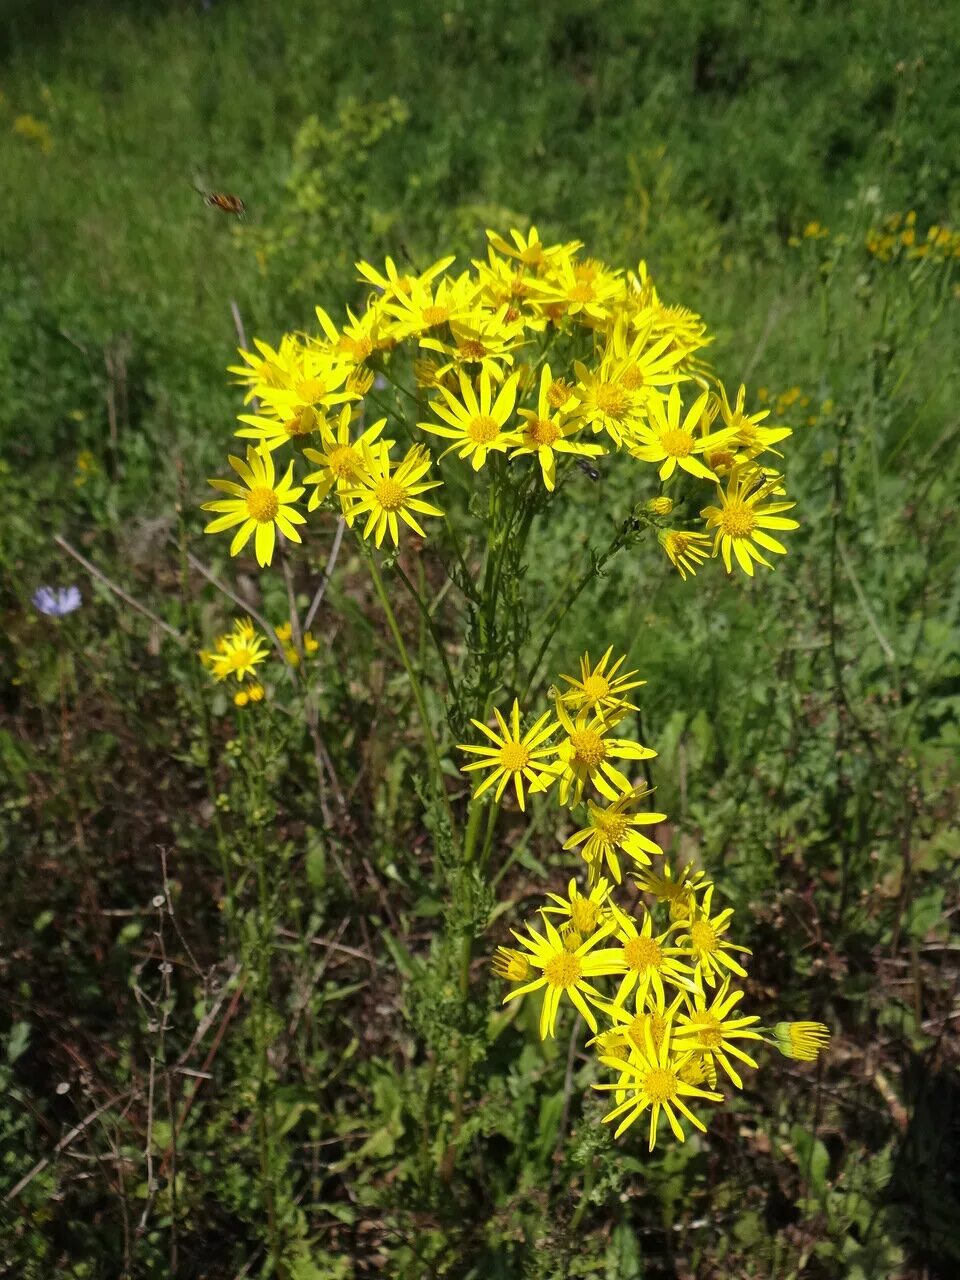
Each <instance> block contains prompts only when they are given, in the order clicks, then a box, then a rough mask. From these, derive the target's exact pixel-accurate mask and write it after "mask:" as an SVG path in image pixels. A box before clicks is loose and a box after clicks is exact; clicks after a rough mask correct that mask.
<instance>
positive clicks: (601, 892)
mask: <svg viewBox="0 0 960 1280" xmlns="http://www.w3.org/2000/svg"><path fill="white" fill-rule="evenodd" d="M609 896H610V885H609V883H608V882H607V881H606V880H600V881H598V882H597V884H596V885H594V887H593V888H592V889H591V890H590V893H589V895H588V896H587V897H584V896H583V894H582V893H581V892H580V890H579V889H578V888H577V882H576V880H571V881H570V884H569V885H568V886H567V897H566V898H563V897H561V896H560V894H557V893H548V894H547V897H548V898H550V899H551V900H552V901H553V902H554V903H555V905H554V906H552V907H541V908H540V914H541V915H543V916H548V915H557V916H566V917H567V921H566V925H565V926H564V929H563V930H561V932H566V931H567V930H572V931H574V932H576V933H577V934H578V935H579V936H580V937H581V938H585V937H588V936H589V935H590V934H591V933H593V931H594V930H595V929H597V928H599V926H600V925H602V924H606V923H607V921H608V920H609V919H610V909H609V907H608V906H607V905H606V903H607V899H608V898H609Z"/></svg>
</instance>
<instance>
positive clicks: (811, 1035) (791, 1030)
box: [773, 1022, 830, 1062]
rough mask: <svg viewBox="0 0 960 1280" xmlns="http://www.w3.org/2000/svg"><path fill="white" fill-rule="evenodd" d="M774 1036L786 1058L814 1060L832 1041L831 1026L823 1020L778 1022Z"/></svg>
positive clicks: (801, 1060)
mask: <svg viewBox="0 0 960 1280" xmlns="http://www.w3.org/2000/svg"><path fill="white" fill-rule="evenodd" d="M773 1036H774V1041H773V1042H774V1044H775V1045H776V1047H777V1048H778V1049H779V1050H780V1052H781V1053H782V1054H783V1056H784V1057H785V1058H796V1060H797V1061H798V1062H814V1061H816V1059H817V1057H818V1055H819V1054H821V1053H822V1052H823V1050H824V1049H825V1048H826V1047H827V1045H828V1044H829V1043H830V1028H829V1027H827V1026H825V1025H824V1024H823V1023H822V1022H778V1023H777V1024H776V1026H775V1027H774V1028H773Z"/></svg>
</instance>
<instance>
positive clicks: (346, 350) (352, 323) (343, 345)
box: [315, 306, 395, 394]
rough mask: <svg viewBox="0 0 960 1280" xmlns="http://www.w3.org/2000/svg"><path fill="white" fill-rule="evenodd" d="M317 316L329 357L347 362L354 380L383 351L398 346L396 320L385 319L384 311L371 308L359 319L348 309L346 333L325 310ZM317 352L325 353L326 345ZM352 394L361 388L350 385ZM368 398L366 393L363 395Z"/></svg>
mask: <svg viewBox="0 0 960 1280" xmlns="http://www.w3.org/2000/svg"><path fill="white" fill-rule="evenodd" d="M315 310H316V316H317V319H318V320H319V322H320V328H321V329H322V330H323V332H324V335H325V337H326V340H327V346H326V354H327V355H328V356H334V357H336V358H337V359H338V360H341V361H344V362H345V363H346V365H347V367H348V368H350V369H351V377H352V378H353V379H356V377H357V376H358V375H359V374H360V373H361V372H363V371H362V370H361V368H360V366H361V365H363V364H364V362H365V361H367V360H369V359H370V357H371V356H374V355H376V354H377V352H379V351H389V350H390V348H391V347H392V346H394V345H395V338H394V336H393V320H392V317H390V316H388V315H385V314H384V312H383V311H382V309H381V308H380V307H377V306H371V307H368V308H367V310H366V311H364V312H363V314H362V315H361V316H360V317H359V318H358V317H357V316H355V315H354V314H353V312H352V311H351V310H350V308H349V307H347V309H346V311H347V321H346V324H345V325H344V326H343V329H342V330H341V329H338V328H337V326H336V325H335V324H334V323H333V321H332V320H331V319H330V317H329V316H328V315H327V313H326V311H324V309H323V307H317V308H316V309H315ZM315 345H316V348H317V350H319V351H321V352H323V351H324V346H323V344H322V343H316V344H315ZM347 389H348V390H357V391H359V390H360V388H359V387H357V386H356V385H351V381H350V380H349V379H348V381H347ZM361 394H365V393H361Z"/></svg>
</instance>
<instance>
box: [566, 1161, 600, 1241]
mask: <svg viewBox="0 0 960 1280" xmlns="http://www.w3.org/2000/svg"><path fill="white" fill-rule="evenodd" d="M596 1178H597V1162H596V1159H595V1158H591V1160H590V1163H589V1164H588V1165H587V1171H586V1173H585V1174H584V1175H583V1190H582V1191H581V1192H580V1200H579V1203H578V1204H577V1207H576V1209H575V1211H574V1214H573V1217H572V1218H571V1219H570V1231H571V1233H572V1232H574V1231H576V1229H577V1227H579V1225H580V1220H581V1218H582V1217H583V1215H584V1214H585V1213H586V1211H587V1205H588V1204H589V1203H590V1192H591V1191H592V1190H593V1184H594V1182H595V1181H596Z"/></svg>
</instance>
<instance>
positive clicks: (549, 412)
mask: <svg viewBox="0 0 960 1280" xmlns="http://www.w3.org/2000/svg"><path fill="white" fill-rule="evenodd" d="M557 386H558V383H557V382H556V381H555V380H554V378H553V375H552V373H551V372H550V366H549V365H548V364H545V365H544V366H543V368H542V369H541V371H540V391H539V395H538V397H537V407H536V409H535V410H534V409H520V410H519V411H518V412H519V414H520V417H521V418H523V419H524V423H525V425H524V427H523V430H522V432H521V433H520V437H519V439H520V444H519V445H518V447H517V448H516V449H514V450H513V452H512V453H511V454H510V457H511V458H517V457H519V456H521V455H522V454H530V453H535V454H536V455H537V460H538V461H539V463H540V471H541V474H542V475H543V483H544V485H545V486H546V487H547V489H549V490H550V492H551V493H552V492H553V490H554V488H555V487H556V483H557V459H556V455H557V454H558V453H568V454H574V455H576V456H578V457H581V458H596V457H599V456H600V454H602V453H603V452H604V451H603V449H602V448H601V447H600V445H596V444H586V443H583V442H581V441H579V440H576V439H573V438H572V437H575V436H576V435H577V433H578V432H579V430H580V425H581V424H580V423H579V422H578V421H576V420H574V419H571V418H566V417H564V416H563V415H562V414H558V413H557V412H556V410H557V409H558V407H559V406H557V405H556V404H555V403H554V401H555V400H556V399H557V394H556V392H555V388H556V387H557ZM561 398H562V399H563V403H567V402H568V401H569V400H570V396H569V394H566V395H565V398H564V397H563V394H562V393H561Z"/></svg>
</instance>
